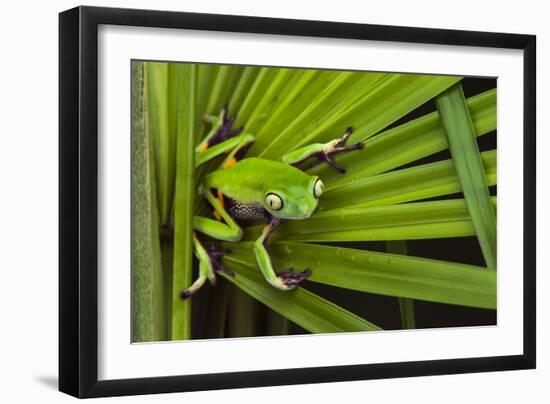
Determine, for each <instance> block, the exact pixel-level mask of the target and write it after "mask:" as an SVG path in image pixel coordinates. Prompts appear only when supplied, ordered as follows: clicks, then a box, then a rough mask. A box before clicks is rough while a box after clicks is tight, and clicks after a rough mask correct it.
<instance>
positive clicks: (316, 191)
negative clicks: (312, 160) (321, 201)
mask: <svg viewBox="0 0 550 404" xmlns="http://www.w3.org/2000/svg"><path fill="white" fill-rule="evenodd" d="M324 190H325V185H324V184H323V181H321V180H319V179H318V180H317V181H315V185H314V186H313V196H314V197H315V198H319V197H320V196H321V195H322V194H323V191H324Z"/></svg>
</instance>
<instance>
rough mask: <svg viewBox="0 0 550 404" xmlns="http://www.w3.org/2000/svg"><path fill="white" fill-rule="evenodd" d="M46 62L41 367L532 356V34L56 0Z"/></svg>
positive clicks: (114, 372)
mask: <svg viewBox="0 0 550 404" xmlns="http://www.w3.org/2000/svg"><path fill="white" fill-rule="evenodd" d="M59 74H60V328H59V332H60V342H59V343H60V361H59V363H60V370H59V372H60V377H59V383H60V390H62V391H64V392H66V393H68V394H71V395H74V396H77V397H99V396H111V395H129V394H146V393H160V392H180V391H193V390H206V389H221V388H237V387H252V386H268V385H282V384H298V383H320V382H332V381H345V380H360V379H374V378H392V377H405V376H420V375H435V374H450V373H465V372H482V371H497V370H510V369H527V368H533V367H535V37H534V36H531V35H519V34H503V33H487V32H469V31H452V30H436V29H423V28H409V27H394V26H392V27H390V26H375V25H364V24H348V23H336V22H322V21H301V20H284V19H271V18H259V17H241V16H223V15H211V14H195V13H180V12H164V11H163V12H161V11H146V10H125V9H108V8H93V7H78V8H75V9H72V10H68V11H66V12H63V13H61V14H60V73H59ZM497 189H498V191H497ZM497 218H498V219H497ZM497 220H498V226H497Z"/></svg>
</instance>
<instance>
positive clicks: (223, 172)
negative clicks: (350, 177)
mask: <svg viewBox="0 0 550 404" xmlns="http://www.w3.org/2000/svg"><path fill="white" fill-rule="evenodd" d="M310 178H311V177H310V176H308V175H307V174H305V173H304V172H303V171H301V170H299V169H298V168H296V167H293V166H291V165H288V164H285V163H282V162H280V161H272V160H265V159H261V158H256V157H249V158H245V159H243V160H241V161H239V162H238V163H236V164H235V165H234V166H232V167H230V168H226V169H220V170H217V171H214V172H212V173H210V174H208V175H207V177H206V185H207V186H208V187H209V188H215V189H217V190H219V191H221V192H222V193H223V194H224V195H227V196H229V197H231V198H234V199H237V200H240V201H242V202H257V201H260V200H263V198H264V195H265V194H266V192H269V191H272V190H274V189H281V188H286V187H287V186H288V185H289V183H290V182H292V185H296V184H303V186H304V187H307V186H308V184H309V182H310Z"/></svg>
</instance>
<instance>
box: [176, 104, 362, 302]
mask: <svg viewBox="0 0 550 404" xmlns="http://www.w3.org/2000/svg"><path fill="white" fill-rule="evenodd" d="M205 120H206V121H207V122H209V123H211V124H212V127H211V129H210V131H209V132H208V134H207V136H206V137H205V139H204V140H203V141H202V143H200V144H199V146H198V147H197V149H196V153H195V166H196V167H198V166H200V165H202V164H204V163H206V162H207V161H210V160H212V159H214V158H216V157H219V156H222V155H225V159H224V160H223V163H222V164H221V166H220V168H219V169H217V170H215V171H213V172H211V173H209V174H208V175H206V177H205V180H204V182H203V184H202V185H201V187H200V188H199V190H200V193H201V194H202V196H203V197H205V198H206V200H207V201H208V202H209V204H210V205H211V206H212V207H213V208H214V216H215V219H213V218H207V217H202V216H195V217H194V218H193V230H194V232H193V242H194V253H195V255H196V257H197V258H198V260H199V276H198V278H197V279H196V280H195V281H194V282H193V284H192V285H191V286H190V287H189V288H187V289H185V290H184V291H183V292H182V293H181V297H182V298H183V299H185V298H188V297H189V296H191V295H193V294H194V293H195V292H197V291H198V290H199V289H200V288H201V286H202V285H203V284H204V283H205V282H206V280H207V279H208V280H209V281H210V282H211V283H215V281H216V273H220V272H223V273H225V274H227V275H229V276H234V274H233V273H232V272H231V271H229V270H228V269H226V268H224V267H223V265H221V263H220V262H219V261H218V260H219V258H220V257H221V256H223V255H225V254H226V253H227V252H224V251H219V250H216V248H215V247H214V246H213V245H212V246H211V247H209V248H206V247H205V246H204V244H203V241H202V239H201V238H200V236H199V235H198V234H197V233H199V234H202V235H206V236H208V237H211V238H213V239H215V240H219V241H226V242H237V241H239V240H240V239H241V237H242V234H243V231H242V228H241V225H242V224H243V223H250V222H264V223H266V225H265V227H264V228H263V231H262V233H261V234H260V235H259V238H258V239H257V240H256V242H255V243H254V253H255V256H256V261H257V264H258V267H259V268H260V270H261V272H262V274H263V276H264V277H265V279H266V281H267V282H269V283H270V284H271V285H272V286H274V287H275V288H277V289H280V290H292V289H294V288H296V286H297V285H298V284H299V283H300V282H301V281H303V280H304V279H306V278H307V277H308V276H309V275H310V274H311V271H310V270H309V269H304V270H303V271H292V270H285V271H276V270H275V268H274V267H273V264H272V262H271V259H270V257H269V253H268V251H267V243H268V240H269V236H270V235H271V233H272V232H273V230H274V229H275V228H276V227H277V225H279V223H280V222H281V220H303V219H307V218H308V217H310V216H311V215H312V214H313V212H314V211H315V209H316V208H317V203H318V200H319V198H320V197H321V195H322V194H323V190H324V185H323V182H322V181H321V179H320V178H318V177H317V176H314V175H308V174H306V173H305V172H303V171H301V170H300V169H299V168H298V166H300V165H301V164H302V163H304V162H306V161H307V160H309V159H315V161H314V162H313V163H312V164H311V165H310V166H314V165H317V164H320V163H322V162H326V163H328V164H329V165H331V166H332V167H334V168H335V169H336V170H338V171H339V172H341V173H344V172H345V168H344V167H342V166H341V165H339V164H338V163H336V162H335V161H334V155H336V154H338V153H344V152H348V151H351V150H357V149H361V148H362V147H363V143H357V144H353V145H349V146H346V145H345V143H346V141H347V139H348V138H349V136H350V135H351V133H352V131H353V129H352V128H351V127H350V128H348V129H347V130H346V132H345V133H344V134H343V135H342V136H341V137H339V138H337V139H334V140H332V141H330V142H328V143H316V144H312V145H309V146H305V147H301V148H298V149H297V150H295V151H293V152H291V153H289V154H286V155H285V156H283V158H282V159H281V161H272V160H266V159H262V158H254V157H249V158H244V156H245V153H246V151H247V150H248V148H249V147H250V146H251V145H252V144H253V143H254V136H253V135H251V134H246V133H245V134H242V133H241V131H242V130H240V129H237V130H235V129H232V128H231V126H232V124H233V122H234V119H229V118H228V117H227V109H226V108H224V109H223V110H222V112H221V114H220V115H219V116H206V117H205Z"/></svg>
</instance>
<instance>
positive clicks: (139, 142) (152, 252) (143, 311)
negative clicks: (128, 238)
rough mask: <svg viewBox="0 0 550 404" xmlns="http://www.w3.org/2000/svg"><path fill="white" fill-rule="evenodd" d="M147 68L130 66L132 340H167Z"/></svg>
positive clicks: (134, 64) (139, 63)
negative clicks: (148, 110)
mask: <svg viewBox="0 0 550 404" xmlns="http://www.w3.org/2000/svg"><path fill="white" fill-rule="evenodd" d="M146 70H147V67H146V66H145V65H144V63H142V62H133V63H132V101H133V102H132V213H131V214H132V341H133V342H146V341H161V340H164V339H166V338H167V335H166V318H165V300H164V288H163V279H162V266H161V251H160V241H159V237H158V235H159V233H158V230H159V217H158V215H159V213H158V208H157V200H156V189H155V167H154V157H153V150H152V139H151V131H150V129H149V125H148V115H147V99H148V97H147V91H148V90H147V89H148V86H147V72H146Z"/></svg>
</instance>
